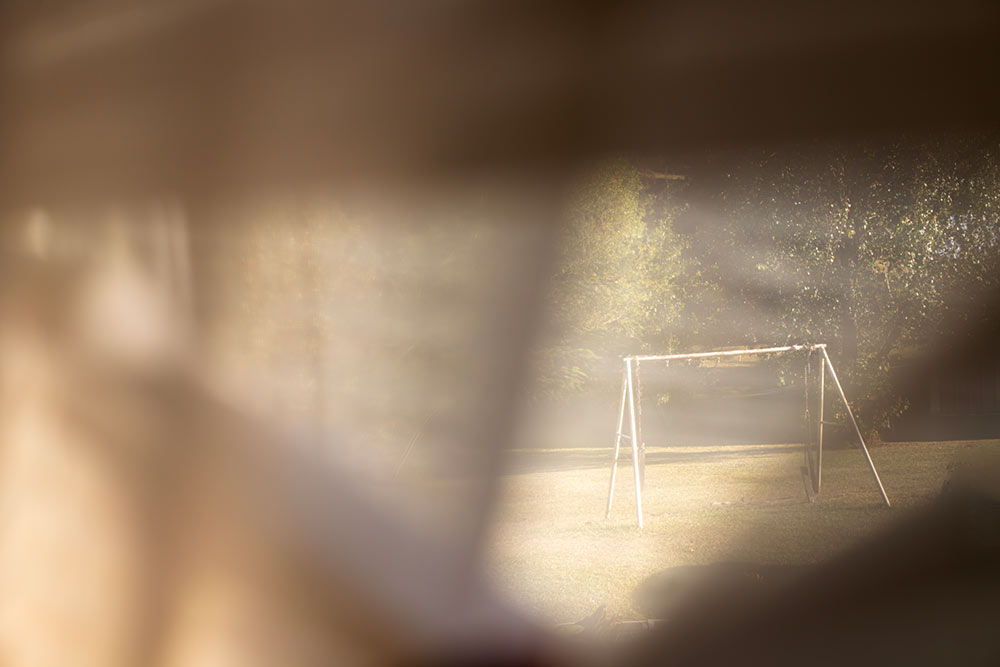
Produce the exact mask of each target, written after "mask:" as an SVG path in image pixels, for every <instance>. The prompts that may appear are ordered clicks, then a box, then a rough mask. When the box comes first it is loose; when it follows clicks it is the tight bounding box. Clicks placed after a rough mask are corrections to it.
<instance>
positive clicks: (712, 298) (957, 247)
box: [539, 138, 1000, 432]
mask: <svg viewBox="0 0 1000 667" xmlns="http://www.w3.org/2000/svg"><path fill="white" fill-rule="evenodd" d="M662 166H663V165H657V167H658V168H657V169H651V168H650V166H649V165H646V164H644V163H643V162H642V161H629V160H625V159H620V160H617V161H615V162H613V163H611V164H608V165H605V166H603V167H600V168H597V169H595V170H594V171H593V172H591V173H590V174H588V175H587V176H586V177H584V178H582V179H580V180H579V182H578V185H577V187H576V188H575V190H574V191H573V193H572V197H571V203H570V205H569V206H568V213H567V220H568V222H567V225H566V227H565V231H564V235H563V239H562V243H561V255H560V258H559V262H558V267H557V270H556V271H555V275H554V278H553V285H552V288H551V312H552V318H551V327H550V330H549V331H548V334H547V337H546V339H545V341H544V344H543V345H542V346H541V347H540V354H539V364H540V376H541V378H542V381H541V385H542V388H543V389H544V391H546V392H547V393H549V394H550V395H556V396H567V395H571V394H573V393H576V392H581V391H587V390H588V389H594V388H595V387H596V386H597V385H598V384H604V385H606V384H607V383H608V379H609V378H617V375H616V374H615V373H617V369H618V364H619V363H620V361H619V359H620V356H621V355H622V354H623V353H632V352H638V351H651V350H656V351H667V350H674V349H681V348H683V349H684V350H691V349H695V350H698V349H718V348H723V347H740V346H744V345H757V344H765V345H772V344H784V343H786V342H803V341H815V342H827V343H829V344H830V346H831V348H830V349H831V353H832V354H833V355H834V358H835V362H836V363H837V365H838V367H839V369H840V374H841V375H842V376H843V377H842V379H843V380H844V381H845V384H846V385H847V386H848V391H849V392H850V394H851V396H852V397H853V400H854V402H855V403H856V404H857V411H858V412H859V416H860V419H861V421H862V423H863V425H864V427H865V429H866V430H868V431H869V432H872V431H877V430H878V429H882V428H884V427H886V426H888V425H889V424H890V422H891V420H892V419H893V418H894V417H896V416H899V415H900V414H902V413H903V412H904V411H905V409H906V404H905V400H904V399H903V397H901V396H900V395H898V393H896V392H894V391H893V390H892V387H891V385H890V382H889V364H890V359H891V358H892V357H893V355H896V354H899V353H900V352H902V351H904V350H910V351H919V350H920V349H922V348H926V347H927V346H928V345H930V344H931V343H932V341H934V340H937V339H939V338H941V337H949V338H950V339H951V340H956V338H955V336H956V335H959V334H960V333H961V332H962V331H963V330H966V329H969V328H971V327H972V326H973V325H974V323H973V322H970V318H975V317H977V316H978V317H982V316H984V315H983V314H982V313H979V315H977V314H976V313H977V306H978V305H979V304H981V303H983V302H984V300H985V299H986V298H987V296H988V295H991V294H992V293H993V292H994V291H995V290H997V288H998V287H1000V252H998V251H1000V156H998V146H997V144H996V142H993V141H991V142H984V141H983V140H982V139H981V138H979V139H978V140H976V141H972V140H965V139H963V138H948V139H934V140H921V141H916V140H905V139H904V140H897V141H894V142H891V143H882V144H874V143H869V144H863V145H853V146H843V145H840V146H831V145H806V146H792V147H787V148H784V149H782V150H780V151H769V152H760V153H756V154H754V153H751V154H748V155H743V156H740V157H739V158H734V157H733V156H731V155H727V156H707V157H704V158H700V159H698V160H691V161H690V162H689V163H688V164H685V165H680V166H677V165H673V166H672V167H673V168H672V169H670V170H668V171H675V172H679V173H683V174H684V178H683V179H674V178H664V177H663V169H662ZM985 316H987V317H988V316H989V315H988V314H985ZM953 344H954V343H953ZM778 370H779V373H778V374H777V375H776V377H778V378H780V376H781V370H782V368H781V367H780V366H779V367H778ZM789 370H790V369H789ZM779 381H780V380H779Z"/></svg>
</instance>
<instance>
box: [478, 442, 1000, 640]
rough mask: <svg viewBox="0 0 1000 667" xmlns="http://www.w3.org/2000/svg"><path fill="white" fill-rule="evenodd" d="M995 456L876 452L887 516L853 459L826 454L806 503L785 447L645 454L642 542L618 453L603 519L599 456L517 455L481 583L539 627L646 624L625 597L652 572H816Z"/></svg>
mask: <svg viewBox="0 0 1000 667" xmlns="http://www.w3.org/2000/svg"><path fill="white" fill-rule="evenodd" d="M997 453H1000V441H997V440H983V441H957V442H938V443H894V444H886V445H883V446H881V447H877V448H875V449H873V450H872V458H873V460H874V462H875V465H876V467H877V468H878V471H879V474H880V475H881V477H882V481H883V483H884V484H885V488H886V492H887V493H888V494H889V498H890V499H891V501H892V503H893V507H892V508H891V509H887V508H885V507H884V506H883V505H882V502H881V498H880V497H879V494H878V490H877V489H876V487H875V484H874V481H873V480H872V477H871V473H870V472H869V470H868V467H867V465H866V463H865V460H864V457H863V455H862V453H861V451H860V450H859V449H856V448H854V449H845V450H832V451H827V452H825V454H824V460H823V487H822V493H821V494H820V495H819V497H818V498H817V499H816V500H815V502H813V503H810V502H809V501H808V500H807V499H806V496H805V492H804V489H803V484H802V478H801V475H800V472H799V469H800V466H801V465H802V462H803V458H802V453H801V451H800V450H799V449H798V448H796V447H795V446H792V445H765V446H741V447H684V448H648V449H647V470H646V488H645V492H644V495H643V505H644V509H645V522H646V526H645V529H644V530H643V531H642V532H639V531H638V530H637V528H636V520H635V504H634V499H633V486H632V483H633V482H632V469H631V461H630V460H629V459H628V458H627V457H628V453H627V452H623V457H622V460H621V463H620V464H619V472H618V478H617V483H616V487H617V488H616V489H615V499H614V507H613V509H612V512H611V518H610V519H608V520H605V518H604V510H605V503H606V501H607V493H608V480H609V476H610V466H611V450H610V448H577V449H546V450H528V449H524V450H515V451H514V452H512V454H511V457H510V466H509V468H508V474H507V475H505V476H504V478H503V484H502V494H503V495H502V499H501V502H500V506H499V508H498V515H497V518H496V522H495V529H494V533H493V539H492V544H491V554H490V555H491V573H492V575H493V576H494V578H495V580H496V583H497V585H498V586H499V587H500V589H501V590H502V591H504V592H505V593H506V594H508V595H509V596H510V598H511V599H512V600H513V601H514V602H515V603H516V604H518V605H519V606H521V607H522V608H524V609H525V610H526V611H527V612H529V613H532V614H535V615H537V616H538V617H540V618H541V619H543V620H545V621H549V622H563V621H573V620H577V619H580V618H582V617H584V616H586V615H587V614H589V613H590V612H592V611H593V610H594V609H595V608H596V607H597V606H598V605H601V604H605V605H607V609H608V611H609V612H610V613H612V614H614V615H616V616H618V617H620V618H623V619H629V618H647V617H648V616H649V614H650V611H649V609H648V607H645V606H644V605H643V603H642V600H641V599H637V596H636V595H635V592H636V590H637V589H639V588H640V586H641V585H642V583H643V582H644V581H646V580H647V579H648V578H650V577H651V576H653V575H655V574H657V573H659V572H662V571H664V570H666V569H668V568H672V567H677V566H683V565H705V564H710V563H753V564H790V565H795V564H809V563H816V562H821V561H823V560H824V559H827V558H829V557H830V556H832V555H834V554H836V553H838V552H839V551H841V550H843V549H845V548H846V547H849V546H850V545H852V544H854V543H856V542H857V541H859V540H862V539H864V538H865V537H866V536H868V535H871V534H872V533H873V532H875V531H877V530H878V529H879V528H880V527H882V526H884V525H886V523H887V522H890V521H892V520H893V519H894V518H896V517H899V516H901V515H903V514H905V513H907V512H910V511H912V510H913V509H914V508H917V507H920V506H921V505H922V504H924V503H927V502H928V501H930V500H931V499H932V498H933V497H934V496H935V495H936V494H937V493H938V492H939V491H940V489H941V487H942V484H943V483H944V482H945V480H946V479H947V477H948V473H949V464H950V463H952V462H953V461H961V460H963V459H968V458H970V457H974V456H976V455H979V454H991V455H995V454H997Z"/></svg>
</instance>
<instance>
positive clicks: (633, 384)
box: [605, 343, 891, 528]
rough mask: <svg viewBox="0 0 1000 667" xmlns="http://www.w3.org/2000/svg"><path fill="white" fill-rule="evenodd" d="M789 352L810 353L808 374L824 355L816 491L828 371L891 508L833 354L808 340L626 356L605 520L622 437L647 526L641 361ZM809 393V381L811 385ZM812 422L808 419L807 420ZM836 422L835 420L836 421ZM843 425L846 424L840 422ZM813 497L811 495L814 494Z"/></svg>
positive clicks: (817, 488)
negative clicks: (629, 451) (628, 446)
mask: <svg viewBox="0 0 1000 667" xmlns="http://www.w3.org/2000/svg"><path fill="white" fill-rule="evenodd" d="M789 352H805V354H806V373H807V377H808V369H809V365H810V363H811V360H812V358H813V355H814V354H816V353H818V354H819V356H820V357H821V361H820V366H819V411H818V413H819V414H818V419H817V422H816V427H817V433H816V436H817V439H816V442H817V445H816V464H815V469H814V471H813V474H812V477H811V480H810V481H811V483H812V488H813V492H814V493H817V494H818V493H819V491H820V487H821V484H822V476H823V426H824V425H825V424H831V422H827V421H824V420H823V407H824V404H825V401H826V399H825V387H826V371H829V373H830V380H831V381H832V382H833V386H834V387H835V388H836V390H837V395H838V396H839V397H840V400H841V401H842V402H843V405H844V409H845V411H846V412H847V417H848V421H849V422H850V425H851V427H852V428H853V430H854V434H855V435H856V436H857V439H858V443H859V444H860V445H861V451H862V452H864V455H865V460H866V461H867V462H868V467H869V469H870V470H871V472H872V477H873V478H874V480H875V484H876V486H878V490H879V493H880V494H881V495H882V501H883V502H884V503H885V506H886V507H891V504H890V503H889V496H888V495H886V492H885V487H884V486H882V480H881V479H880V478H879V475H878V471H877V470H876V469H875V464H874V463H873V462H872V457H871V454H869V452H868V446H867V445H866V444H865V439H864V437H863V436H862V435H861V429H860V428H859V427H858V422H857V420H856V419H855V418H854V412H853V411H852V410H851V405H850V404H849V403H848V402H847V395H846V394H845V393H844V388H843V387H842V386H841V384H840V380H839V379H838V378H837V371H836V370H834V368H833V362H832V361H830V355H829V354H827V351H826V344H825V343H807V344H802V345H786V346H782V347H761V348H754V349H739V350H722V351H719V352H689V353H685V354H651V355H632V356H628V357H624V358H623V359H622V364H623V369H622V397H621V404H620V406H619V409H618V428H617V429H616V433H615V454H614V460H613V462H612V465H611V482H610V484H609V485H608V505H607V511H606V512H605V519H609V518H611V504H612V502H613V500H614V492H615V477H616V475H617V472H618V459H619V455H620V454H621V445H622V440H628V441H629V442H630V443H631V447H632V471H633V475H634V477H635V517H636V520H637V521H638V524H639V528H642V527H643V520H642V487H643V484H644V481H645V480H644V477H645V474H644V473H645V443H644V442H642V436H641V433H642V430H641V428H642V423H641V422H642V411H641V409H640V405H639V398H638V397H639V364H640V363H641V362H653V361H666V362H669V361H672V360H681V359H711V358H715V357H742V356H751V355H762V354H780V353H789ZM806 390H807V392H808V380H807V388H806ZM626 406H628V417H629V418H628V422H626V421H625V408H626ZM807 409H808V395H807ZM807 421H808V420H807ZM833 423H834V424H836V423H835V422H833ZM836 425H838V426H841V425H842V424H836ZM626 426H627V427H628V432H627V433H626V432H625V431H624V428H625V427H626ZM807 428H811V425H808V424H807ZM805 452H806V461H807V464H809V467H810V468H813V466H812V463H811V458H810V456H811V455H810V452H809V443H808V442H807V443H806V444H805ZM805 483H806V484H807V487H806V493H807V494H809V487H808V483H809V482H805ZM810 497H811V496H810Z"/></svg>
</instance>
